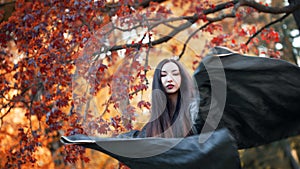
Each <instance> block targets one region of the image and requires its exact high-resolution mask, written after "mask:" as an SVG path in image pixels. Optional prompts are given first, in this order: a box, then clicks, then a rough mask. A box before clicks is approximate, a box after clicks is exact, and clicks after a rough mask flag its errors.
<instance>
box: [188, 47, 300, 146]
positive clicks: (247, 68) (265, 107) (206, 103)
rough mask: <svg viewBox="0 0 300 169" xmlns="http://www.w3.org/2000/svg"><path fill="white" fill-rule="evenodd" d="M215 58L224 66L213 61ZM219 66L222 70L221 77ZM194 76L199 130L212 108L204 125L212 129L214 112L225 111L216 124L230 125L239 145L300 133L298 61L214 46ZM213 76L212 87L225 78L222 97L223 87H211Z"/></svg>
mask: <svg viewBox="0 0 300 169" xmlns="http://www.w3.org/2000/svg"><path fill="white" fill-rule="evenodd" d="M218 61H221V63H222V65H223V68H220V67H219V66H218V64H216V63H218ZM207 70H209V71H207ZM222 71H224V72H225V77H226V80H225V81H224V79H222ZM208 72H209V73H208ZM194 77H195V79H196V81H197V84H198V88H199V91H200V98H201V103H200V110H199V117H198V119H197V121H196V124H197V128H198V131H199V132H200V131H201V130H202V128H203V125H204V121H205V120H206V119H207V116H208V112H209V110H211V112H212V113H214V112H215V114H213V116H212V117H211V118H210V119H211V120H210V122H208V123H207V124H208V125H207V126H206V127H205V129H204V130H205V131H209V130H211V129H213V128H214V127H211V126H213V125H214V122H216V123H217V122H218V120H219V119H218V116H219V115H220V114H218V113H220V112H221V113H222V112H223V114H222V116H221V119H220V123H218V127H217V128H223V127H225V128H228V129H229V130H230V131H231V133H232V134H233V136H234V137H235V139H236V140H237V143H238V147H239V148H249V147H253V146H258V145H262V144H266V143H269V142H272V141H276V140H280V139H283V138H286V137H289V136H294V135H297V134H299V133H300V68H299V67H298V66H296V65H293V64H291V63H288V62H286V61H283V60H278V59H269V58H260V57H252V56H245V55H241V54H238V53H234V52H232V51H230V50H228V49H226V48H222V47H215V48H213V49H212V50H211V52H210V53H209V54H208V56H206V57H205V59H204V60H203V61H202V63H201V64H200V65H199V67H198V69H197V70H196V71H195V74H194ZM211 81H214V85H215V86H216V89H215V90H216V91H218V89H219V88H222V87H224V84H227V86H226V91H225V93H226V96H225V97H224V96H222V92H219V91H218V93H216V92H214V91H212V88H211V83H210V82H211ZM220 93H221V95H220ZM223 94H224V93H223ZM212 97H214V99H215V100H214V104H211V98H212ZM224 101H225V105H224V107H223V105H222V103H224ZM223 108H224V109H223ZM223 110H224V111H223ZM214 117H216V118H214ZM214 120H215V121H214ZM209 123H210V124H209Z"/></svg>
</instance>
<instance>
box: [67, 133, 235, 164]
mask: <svg viewBox="0 0 300 169" xmlns="http://www.w3.org/2000/svg"><path fill="white" fill-rule="evenodd" d="M61 142H63V143H64V144H76V145H80V146H83V147H86V148H91V149H94V150H97V151H101V152H103V153H106V154H108V155H110V156H111V157H114V158H115V159H117V160H119V161H121V162H123V163H124V164H126V165H127V166H129V167H130V168H131V169H157V168H163V169H187V168H188V169H199V168H201V169H224V168H230V169H240V161H239V155H238V151H237V146H236V144H235V141H234V138H233V137H232V136H231V135H230V134H229V131H228V130H227V129H221V130H218V131H215V132H213V133H212V135H211V136H210V137H209V139H208V140H206V142H204V143H199V135H194V136H190V137H186V138H153V137H148V138H99V137H89V136H86V135H72V136H62V137H61Z"/></svg>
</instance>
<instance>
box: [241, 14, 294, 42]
mask: <svg viewBox="0 0 300 169" xmlns="http://www.w3.org/2000/svg"><path fill="white" fill-rule="evenodd" d="M290 14H291V13H287V14H285V15H283V16H282V17H280V18H278V19H276V20H275V21H273V22H270V23H268V24H267V25H265V26H263V27H262V28H260V29H259V30H258V31H256V32H255V33H254V34H253V35H252V36H251V37H250V38H249V39H248V40H247V42H246V43H245V44H246V45H248V44H249V43H250V42H251V40H252V39H253V38H254V37H256V36H257V35H258V34H260V33H261V32H262V31H263V30H264V29H266V28H268V27H269V26H271V25H273V24H275V23H277V22H281V21H282V20H284V19H285V18H286V17H288V16H289V15H290Z"/></svg>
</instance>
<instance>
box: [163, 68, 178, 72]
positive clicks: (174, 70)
mask: <svg viewBox="0 0 300 169" xmlns="http://www.w3.org/2000/svg"><path fill="white" fill-rule="evenodd" d="M176 71H178V72H179V70H178V69H173V70H171V72H176ZM161 72H164V73H167V71H165V70H161Z"/></svg>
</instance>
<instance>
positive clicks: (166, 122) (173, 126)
mask: <svg viewBox="0 0 300 169" xmlns="http://www.w3.org/2000/svg"><path fill="white" fill-rule="evenodd" d="M168 62H173V63H175V64H176V65H177V66H178V68H179V71H180V75H181V85H180V89H179V91H178V98H177V105H176V108H175V112H174V115H173V117H170V112H169V109H168V107H169V104H170V100H169V99H168V95H167V93H166V92H165V89H164V87H163V85H162V83H161V69H162V67H163V65H164V64H166V63H168ZM197 98H198V96H197V90H196V88H195V83H194V81H193V79H192V78H191V76H190V75H189V73H188V72H187V70H186V69H185V68H184V67H183V65H182V64H180V63H179V62H178V61H176V60H174V59H164V60H162V61H161V62H160V63H159V64H158V65H157V67H156V69H155V71H154V76H153V82H152V98H151V101H152V107H151V118H150V121H149V122H148V123H147V125H146V136H147V137H185V136H188V135H191V134H192V130H191V128H192V119H191V118H192V117H191V114H190V105H191V103H193V102H195V99H196V100H197Z"/></svg>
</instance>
